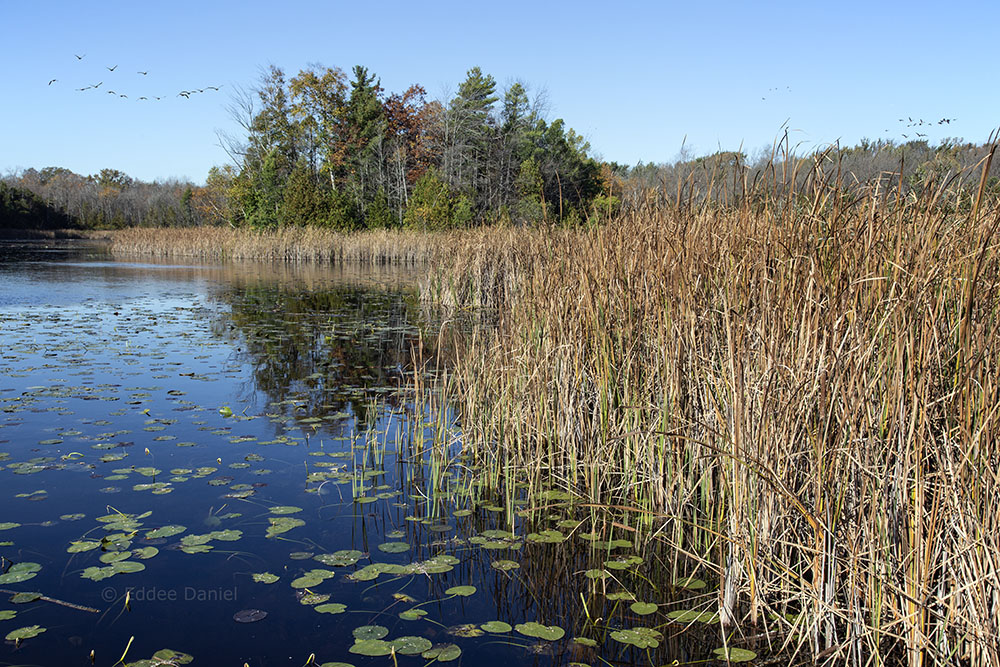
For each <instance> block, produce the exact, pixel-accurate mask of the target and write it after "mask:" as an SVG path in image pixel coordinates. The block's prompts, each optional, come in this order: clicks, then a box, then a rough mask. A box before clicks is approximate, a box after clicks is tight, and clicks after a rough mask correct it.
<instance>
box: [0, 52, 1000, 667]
mask: <svg viewBox="0 0 1000 667" xmlns="http://www.w3.org/2000/svg"><path fill="white" fill-rule="evenodd" d="M502 99H503V103H502V104H500V105H497V103H498V102H500V100H501V97H500V95H499V94H497V91H496V88H495V83H494V82H493V81H492V79H491V78H490V77H488V76H487V75H485V74H483V73H482V72H481V71H479V70H478V69H474V70H470V71H469V73H468V79H467V80H466V81H465V82H464V83H463V84H462V85H461V86H460V88H459V91H458V94H457V95H456V97H455V98H454V99H452V100H450V101H449V102H448V103H447V104H442V103H436V102H429V103H427V102H424V100H423V92H422V90H421V89H418V88H417V87H415V88H411V89H410V90H408V91H407V92H406V93H404V94H401V95H389V96H386V95H384V94H383V92H382V90H381V88H380V87H379V86H378V83H377V80H376V79H374V78H373V77H372V76H371V75H370V74H368V72H367V71H366V70H365V69H364V68H356V69H355V71H354V80H352V81H349V80H348V79H347V78H346V76H345V75H344V74H343V73H342V72H340V71H339V70H334V69H324V70H315V69H314V70H309V71H303V72H300V73H299V74H298V75H297V76H296V77H293V78H292V79H290V80H286V78H285V77H284V74H283V73H282V72H281V71H280V70H277V69H276V68H272V69H271V70H269V71H268V72H267V73H265V76H264V78H263V79H262V81H261V83H260V85H259V86H258V88H257V89H256V90H254V91H250V92H249V93H248V94H247V96H245V97H244V98H242V100H243V102H244V105H243V106H242V107H239V106H238V107H237V109H236V111H240V109H242V111H243V112H244V120H245V121H246V122H245V124H244V125H243V127H244V129H245V130H246V137H240V138H238V139H237V140H234V142H233V143H231V144H229V145H230V148H231V150H233V152H234V155H235V156H237V158H238V159H237V161H236V162H237V164H236V167H235V168H233V169H230V170H228V171H225V170H219V171H217V172H214V173H213V174H212V175H211V176H210V178H209V180H208V182H207V183H206V185H205V186H204V188H197V187H188V186H186V185H185V186H181V185H178V184H161V185H163V187H161V188H159V190H158V189H157V187H149V188H146V187H145V185H148V184H137V183H135V182H133V181H131V180H130V179H128V178H127V177H126V176H125V175H123V174H120V173H117V172H114V171H113V170H110V171H109V170H106V171H105V172H102V173H101V174H99V175H97V176H95V177H90V178H83V177H78V176H76V175H74V174H71V173H65V170H62V171H60V170H54V171H49V172H45V173H26V174H23V175H21V177H20V180H19V181H17V182H11V179H8V182H6V183H3V184H0V186H2V188H3V189H0V195H2V197H0V204H2V206H3V207H4V209H3V210H4V211H7V212H9V211H17V212H18V213H17V215H16V216H13V214H12V215H9V216H6V217H5V218H4V220H5V221H11V220H18V221H23V220H33V219H38V220H41V219H43V218H44V220H45V221H46V222H45V224H42V223H39V224H38V225H36V226H38V227H54V226H59V225H61V224H62V222H61V221H62V220H64V218H65V217H66V216H68V217H69V219H71V220H74V221H76V222H77V223H79V224H78V226H79V227H81V228H93V227H95V226H101V227H108V226H111V227H125V229H116V230H114V231H110V232H104V231H102V232H100V234H101V235H107V236H108V237H109V238H110V239H111V241H110V244H109V245H106V244H105V245H87V244H82V245H81V244H76V245H63V244H59V243H56V242H48V243H42V244H35V245H31V244H7V245H4V246H2V247H0V252H3V253H4V256H3V261H2V262H0V276H2V277H3V279H4V281H5V288H6V289H5V291H4V292H2V293H0V333H2V338H0V411H2V412H0V465H2V466H3V469H2V470H0V477H2V478H3V484H2V486H0V488H2V489H3V491H2V493H3V494H4V496H5V497H4V498H3V503H2V505H0V507H2V509H0V558H2V560H0V564H2V569H0V591H2V593H3V595H4V596H5V597H4V600H5V601H2V602H0V634H2V635H3V636H4V637H5V640H6V644H4V645H3V646H2V647H0V662H4V663H5V664H11V665H14V664H17V665H28V664H31V665H50V664H75V663H84V662H85V661H87V660H88V658H89V659H90V661H92V662H94V663H95V664H100V665H105V666H106V667H117V666H118V665H122V664H124V665H136V666H143V667H145V666H147V665H150V666H152V665H180V664H188V663H189V662H196V664H242V663H245V664H247V665H250V666H252V667H264V666H269V665H279V664H280V665H325V666H326V667H333V666H338V667H342V666H343V665H345V664H351V665H357V666H361V665H387V664H390V663H392V664H394V665H396V664H400V663H404V664H413V665H418V664H419V665H428V664H433V663H435V662H451V661H455V662H456V663H458V662H462V661H465V662H467V663H469V664H473V663H475V664H503V663H509V662H517V663H529V662H530V663H531V664H538V665H564V664H565V665H575V666H582V665H591V666H597V665H652V666H658V665H666V664H694V663H702V662H710V663H711V662H715V663H724V662H727V661H728V662H748V663H751V664H757V665H765V664H790V663H794V664H812V663H822V664H850V665H882V664H885V665H907V666H908V667H924V666H925V665H932V664H950V665H970V666H971V665H975V666H977V667H978V666H990V667H996V666H998V665H1000V653H998V651H997V646H998V645H1000V570H998V568H997V565H996V559H997V554H998V553H1000V537H998V536H1000V525H998V519H1000V513H998V508H1000V480H998V477H997V472H996V471H997V470H998V469H1000V453H998V449H997V444H996V443H997V442H998V436H1000V429H998V426H997V421H996V406H997V404H998V403H1000V396H998V385H997V377H998V362H1000V358H998V354H1000V352H998V350H1000V340H997V338H998V333H997V331H998V327H1000V321H998V319H997V318H998V310H997V303H998V296H997V294H998V289H1000V266H998V258H997V243H998V237H997V230H998V227H1000V190H998V181H997V168H998V167H997V163H996V161H995V160H993V154H994V151H995V148H996V144H995V143H992V142H991V143H988V144H986V145H983V146H976V145H972V144H963V143H959V142H945V143H943V144H941V145H940V146H938V147H930V146H927V145H926V144H923V143H921V142H910V143H908V144H904V145H896V144H894V143H892V142H879V143H876V144H870V143H865V144H864V145H863V146H860V147H855V148H849V149H845V150H837V149H836V148H834V149H830V150H826V151H820V152H818V153H815V154H812V155H809V156H805V157H801V156H796V155H795V152H794V150H793V149H792V148H791V147H789V146H788V144H787V143H781V144H779V145H778V146H777V147H776V150H775V151H774V152H773V153H771V154H770V155H767V156H764V157H763V158H762V159H761V160H751V159H748V158H747V156H745V155H743V154H742V153H719V154H716V155H713V156H708V157H706V158H698V159H693V160H683V161H678V162H677V163H676V164H674V165H661V166H648V165H647V166H642V165H639V166H637V167H634V168H631V169H626V168H622V167H620V166H618V165H613V164H607V163H600V162H599V161H597V160H595V159H594V158H593V157H591V156H590V155H588V149H587V148H586V146H585V144H584V143H583V142H582V141H581V140H580V139H579V137H577V136H576V135H575V134H574V133H573V132H572V130H567V129H566V128H565V125H564V124H563V123H562V122H561V121H558V120H557V121H549V120H546V119H545V118H544V116H543V114H542V113H541V111H542V110H541V108H540V107H539V106H538V105H533V104H531V103H529V101H528V98H527V94H526V91H525V90H524V89H523V87H520V88H518V87H515V86H513V85H512V86H510V87H509V88H508V89H507V90H506V91H504V94H503V98H502ZM251 103H252V104H251ZM257 104H259V105H260V106H255V105H257ZM907 156H909V157H907ZM914 156H916V159H912V158H913V157H914ZM15 180H16V179H15ZM167 190H169V191H170V192H172V193H173V194H171V195H170V196H164V197H163V198H159V199H157V198H156V197H154V196H153V195H155V194H156V193H158V192H159V193H160V194H163V193H164V192H166V191H167ZM26 193H28V194H26ZM150 211H154V212H155V214H150ZM59 216H64V217H59ZM95 221H97V222H95ZM143 223H152V224H150V225H144V224H143ZM205 223H214V224H205ZM19 224H20V223H19ZM7 226H10V227H13V226H15V225H13V224H8V225H7ZM247 260H257V261H247ZM262 260H263V261H262Z"/></svg>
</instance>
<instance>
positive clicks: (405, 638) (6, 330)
mask: <svg viewBox="0 0 1000 667" xmlns="http://www.w3.org/2000/svg"><path fill="white" fill-rule="evenodd" d="M441 326H442V324H441V322H440V321H438V320H437V319H436V318H435V317H434V315H433V314H429V313H427V312H426V311H424V310H423V309H422V308H421V307H420V304H419V301H418V299H417V295H416V290H415V288H414V276H413V275H412V274H409V275H408V274H407V273H406V272H405V271H382V272H378V271H372V270H369V271H364V272H359V271H357V270H349V269H331V268H317V267H294V266H286V265H280V266H272V265H264V264H226V265H213V264H197V263H190V264H184V265H181V264H178V263H172V264H171V263H155V262H149V261H143V262H134V261H122V260H119V259H113V258H111V257H109V256H107V255H105V254H103V252H102V251H101V250H100V248H99V247H88V246H73V245H69V246H52V245H49V246H46V245H45V244H37V245H33V246H25V245H13V244H7V245H4V246H0V556H2V558H3V562H2V565H3V568H2V570H0V572H4V573H5V574H0V589H2V593H0V637H2V636H5V635H8V633H12V632H16V631H18V630H19V629H21V628H27V630H25V631H24V633H23V634H25V635H26V636H25V638H24V639H23V640H17V639H16V636H15V639H14V640H8V641H6V642H5V643H4V644H3V645H0V664H8V665H86V664H90V659H89V656H90V654H91V651H94V656H95V658H96V664H98V665H107V666H111V665H114V664H115V663H116V661H118V660H119V657H120V656H121V655H122V652H123V651H125V649H126V646H128V652H127V656H126V658H125V662H126V663H129V664H131V663H138V664H142V665H146V664H183V663H184V662H185V661H186V660H188V658H187V657H183V656H181V657H180V658H179V659H178V658H177V657H176V656H175V657H173V658H170V657H169V654H166V653H160V654H159V656H160V660H159V661H156V660H151V658H152V656H153V655H154V654H155V653H156V652H157V651H160V650H161V649H171V650H173V651H178V652H182V653H184V654H188V655H189V656H193V658H194V662H193V664H196V665H237V666H239V665H243V664H244V663H247V664H249V665H251V666H254V667H257V666H265V665H303V664H304V663H305V662H306V661H307V659H308V657H309V656H310V654H315V657H316V664H323V663H348V664H354V665H368V664H372V665H386V664H392V662H393V657H392V656H389V657H386V656H384V655H381V656H374V657H372V656H367V655H363V654H361V653H359V652H358V649H357V647H358V646H359V644H358V643H357V640H358V639H359V638H360V639H366V638H373V639H374V642H370V643H369V644H366V645H363V646H365V647H367V648H370V649H371V651H372V652H375V653H378V652H380V647H381V648H384V645H382V644H379V641H382V642H391V641H394V640H395V641H396V643H395V644H393V647H394V649H395V653H396V655H395V660H396V661H397V662H398V664H411V665H425V664H428V663H429V662H430V661H433V660H434V659H435V658H434V653H433V650H434V649H433V648H432V647H437V648H438V649H440V650H441V651H444V652H443V653H440V654H439V655H438V659H439V660H440V661H450V660H452V659H454V663H453V664H470V665H472V664H475V665H481V664H484V665H490V664H511V663H514V664H540V665H546V664H572V663H581V664H659V662H658V661H659V660H660V659H661V658H663V657H664V656H663V655H660V654H656V655H655V656H654V654H653V653H651V652H646V651H640V650H638V649H635V648H632V647H631V646H630V645H629V644H628V643H622V642H620V641H619V642H616V641H614V640H612V639H609V638H608V636H607V631H609V630H613V629H614V628H615V627H620V628H626V627H631V626H635V625H645V626H650V627H654V626H655V627H659V628H660V631H662V632H663V634H666V635H669V634H670V633H669V632H667V631H666V630H664V628H663V627H662V626H663V623H662V620H663V619H662V617H661V618H659V620H656V619H655V618H650V619H648V620H644V619H643V618H640V616H639V615H636V614H634V613H631V612H629V611H628V607H627V603H628V600H626V602H625V603H622V602H621V601H620V600H614V599H613V596H612V599H611V600H607V599H604V598H602V599H601V600H595V598H594V595H595V586H597V584H600V589H601V590H600V592H601V593H602V594H606V593H608V592H609V591H611V590H616V589H621V588H622V585H623V584H626V583H628V581H627V577H626V574H627V573H626V572H625V568H617V569H615V570H603V571H604V572H605V574H608V573H611V572H613V574H614V576H613V577H612V578H611V579H610V583H609V581H606V580H605V575H600V576H598V577H596V578H595V577H594V576H589V577H584V576H582V573H584V572H600V571H601V570H593V569H592V568H593V567H594V566H595V563H596V566H597V567H601V562H602V561H605V560H606V559H609V558H614V554H613V553H612V552H613V550H616V549H621V547H622V546H625V545H627V544H628V543H627V542H623V543H622V544H620V545H614V544H611V543H609V544H606V545H604V547H602V548H603V553H598V554H597V555H596V556H595V555H594V554H593V553H592V552H593V550H592V549H591V552H590V555H587V554H586V553H584V555H580V554H579V553H577V552H575V551H573V550H569V549H565V548H562V547H561V545H558V543H559V542H560V540H561V539H562V538H561V537H556V536H557V535H560V536H561V535H568V534H570V533H571V532H572V531H573V529H574V528H575V526H576V525H577V523H578V519H579V518H580V517H579V515H578V514H575V513H574V511H572V510H567V509H565V508H560V507H559V501H560V498H559V497H558V495H555V496H549V497H548V498H547V499H545V503H546V504H549V505H552V506H553V507H554V508H555V509H552V510H549V511H548V515H547V516H546V519H547V521H548V522H549V523H548V524H546V525H544V526H542V528H550V529H551V530H553V531H554V532H552V533H549V534H547V537H545V538H544V539H543V538H539V539H527V540H526V539H525V538H524V535H523V534H522V533H521V532H520V531H519V528H520V527H521V524H520V522H518V523H517V528H515V531H516V532H511V533H507V532H506V530H507V529H509V528H514V524H513V523H509V522H508V519H507V517H508V516H509V515H510V511H511V506H510V505H508V506H507V507H506V508H505V507H502V506H501V505H497V504H494V501H493V500H491V499H490V498H488V497H486V496H484V495H482V494H481V493H480V491H479V487H478V486H476V485H475V484H471V483H470V482H469V481H468V479H469V477H468V475H466V474H464V473H465V472H466V471H465V467H464V464H463V461H462V460H461V459H458V458H455V457H456V456H457V454H458V450H459V445H458V442H457V440H456V441H455V442H454V443H452V444H451V445H450V446H449V447H448V448H447V451H446V454H447V456H443V457H440V458H438V459H434V460H431V458H428V457H427V456H421V455H420V452H419V451H418V448H419V444H420V443H421V442H422V441H423V439H424V438H425V437H426V438H431V437H433V435H434V433H437V435H438V437H439V439H440V435H441V433H442V430H441V429H440V428H439V426H440V424H441V421H440V419H443V418H440V417H435V416H434V415H428V414H415V411H414V409H413V406H412V398H410V396H411V394H410V392H408V391H407V390H406V386H405V384H404V383H405V380H404V378H405V377H406V373H407V372H408V371H409V369H410V368H411V364H412V360H413V359H414V357H415V356H419V355H421V354H424V355H430V354H432V353H433V352H434V350H432V349H427V348H426V347H421V346H422V345H426V343H423V342H422V341H438V340H444V338H442V337H440V336H439V335H438V334H439V333H440V331H441ZM526 493H527V492H526V491H525V492H524V494H522V496H520V497H519V498H518V500H517V504H518V505H521V506H523V505H526V504H527V503H528V497H527V495H525V494H526ZM535 529H536V530H540V528H537V527H536V528H535ZM525 532H526V531H525ZM535 537H536V538H538V535H537V534H536V536H535ZM591 539H593V538H591ZM557 545H558V546H559V547H560V548H559V550H556V547H557ZM584 551H585V550H584ZM625 556H627V554H622V558H621V559H619V560H625ZM639 560H642V559H641V558H640V559H639ZM608 567H610V566H608ZM595 581H596V582H597V583H596V584H595ZM456 587H458V588H456ZM631 588H632V592H633V593H636V592H637V591H638V590H639V588H641V584H637V585H635V586H631ZM581 592H586V593H587V599H588V600H590V607H588V608H586V609H584V607H583V605H582V604H581V599H582V598H583V596H581V595H580V593H581ZM15 593H33V594H34V595H28V596H21V598H20V599H25V598H27V600H28V601H26V602H15V601H14V600H12V599H11V598H12V596H13V595H14V594H15ZM38 595H40V596H42V597H37V596H38ZM639 595H640V598H639V599H641V598H642V593H641V592H640V593H639ZM126 596H127V598H126ZM647 597H649V595H647ZM126 603H127V604H126ZM623 604H624V605H625V606H623ZM622 609H624V612H623V611H622ZM609 610H610V611H609ZM601 612H607V613H606V615H607V616H611V615H614V618H615V620H613V621H607V620H606V621H604V625H603V628H604V631H605V632H604V633H603V634H602V633H601V632H597V631H596V630H597V628H596V626H592V625H588V622H587V619H588V616H587V615H588V614H593V615H594V616H596V615H598V614H599V613H601ZM247 621H249V622H247ZM493 621H499V622H501V623H500V624H493V625H491V624H490V622H493ZM529 621H532V622H538V623H540V624H541V625H551V626H555V627H556V628H558V631H557V630H544V629H543V630H538V628H533V627H529V626H523V627H522V628H521V629H523V630H525V631H526V632H519V631H517V630H512V629H511V628H510V627H505V624H506V626H516V625H517V624H521V623H525V622H529ZM484 624H486V629H484V628H483V625H484ZM33 626H38V627H37V628H34V629H33V630H32V628H33ZM370 626H378V627H376V628H374V629H372V628H370ZM42 629H44V631H43V632H40V630H42ZM34 632H37V633H38V634H35V635H34V636H31V635H32V634H33V633H34ZM547 632H552V633H553V634H552V635H551V636H548V637H546V636H545V635H546V633H547ZM538 634H541V635H542V636H537V635H538ZM533 635H535V636H533ZM557 635H558V636H557ZM574 637H582V638H583V639H582V640H579V641H578V640H574V639H573V638H574ZM133 638H134V639H133ZM660 639H661V640H663V641H662V644H659V645H660V646H661V649H662V648H666V649H668V653H669V655H671V656H680V657H688V649H686V648H684V647H681V646H680V645H678V644H677V643H676V642H673V643H672V640H671V639H670V637H669V636H668V637H666V638H663V637H661V638H660ZM130 641H131V645H129V642H130ZM592 642H593V643H596V647H591V646H590V644H591V643H592ZM455 647H457V648H455ZM352 648H353V649H354V650H353V651H352ZM365 650H367V649H365V648H362V649H361V651H362V652H364V651H365ZM427 650H431V651H432V652H431V653H426V651H427ZM383 652H384V651H383ZM422 652H423V653H424V655H425V656H426V657H421V655H420V653H422ZM702 657H703V656H702ZM144 659H145V660H146V662H140V661H143V660H144ZM171 660H172V661H171ZM668 661H669V660H668Z"/></svg>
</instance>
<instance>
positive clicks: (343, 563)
mask: <svg viewBox="0 0 1000 667" xmlns="http://www.w3.org/2000/svg"><path fill="white" fill-rule="evenodd" d="M362 556H364V554H363V553H362V552H360V551H358V550H356V549H343V550H341V551H334V552H333V553H332V554H319V555H318V556H312V558H313V560H318V561H319V562H320V563H323V564H324V565H329V566H331V567H348V566H350V565H354V564H355V563H357V562H358V561H359V560H360V559H361V558H362Z"/></svg>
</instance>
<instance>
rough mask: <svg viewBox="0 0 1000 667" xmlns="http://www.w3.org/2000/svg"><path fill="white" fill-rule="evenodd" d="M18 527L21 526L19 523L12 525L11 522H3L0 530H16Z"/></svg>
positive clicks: (0, 524)
mask: <svg viewBox="0 0 1000 667" xmlns="http://www.w3.org/2000/svg"><path fill="white" fill-rule="evenodd" d="M20 526H21V524H19V523H14V522H13V521H5V522H3V523H0V530H10V529H12V528H18V527H20Z"/></svg>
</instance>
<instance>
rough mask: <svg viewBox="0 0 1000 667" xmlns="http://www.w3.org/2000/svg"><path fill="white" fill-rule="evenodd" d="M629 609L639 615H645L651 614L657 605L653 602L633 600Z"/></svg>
mask: <svg viewBox="0 0 1000 667" xmlns="http://www.w3.org/2000/svg"><path fill="white" fill-rule="evenodd" d="M629 609H631V610H632V611H634V612H635V613H637V614H639V615H640V616H646V615H648V614H652V613H653V612H654V611H656V610H657V605H656V604H655V603H653V602H633V603H632V604H631V605H630V606H629Z"/></svg>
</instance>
